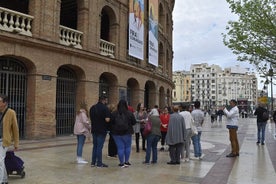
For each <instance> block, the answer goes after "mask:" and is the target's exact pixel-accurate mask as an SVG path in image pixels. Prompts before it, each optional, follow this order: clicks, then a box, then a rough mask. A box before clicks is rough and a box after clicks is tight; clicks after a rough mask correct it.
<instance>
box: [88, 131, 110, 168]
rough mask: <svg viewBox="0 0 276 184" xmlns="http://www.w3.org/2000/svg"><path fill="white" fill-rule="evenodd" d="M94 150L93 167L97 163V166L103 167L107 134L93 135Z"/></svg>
mask: <svg viewBox="0 0 276 184" xmlns="http://www.w3.org/2000/svg"><path fill="white" fill-rule="evenodd" d="M92 135H93V149H92V162H91V164H92V165H95V164H96V162H97V166H101V165H102V164H103V162H102V151H103V145H104V141H105V137H106V134H97V133H93V134H92Z"/></svg>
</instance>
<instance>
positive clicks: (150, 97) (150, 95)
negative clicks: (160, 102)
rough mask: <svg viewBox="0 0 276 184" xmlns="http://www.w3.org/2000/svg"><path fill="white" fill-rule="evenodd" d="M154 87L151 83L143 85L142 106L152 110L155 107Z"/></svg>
mask: <svg viewBox="0 0 276 184" xmlns="http://www.w3.org/2000/svg"><path fill="white" fill-rule="evenodd" d="M155 99H156V85H155V83H154V82H153V81H147V82H146V84H145V93H144V105H145V107H147V108H152V107H154V105H156V100H155Z"/></svg>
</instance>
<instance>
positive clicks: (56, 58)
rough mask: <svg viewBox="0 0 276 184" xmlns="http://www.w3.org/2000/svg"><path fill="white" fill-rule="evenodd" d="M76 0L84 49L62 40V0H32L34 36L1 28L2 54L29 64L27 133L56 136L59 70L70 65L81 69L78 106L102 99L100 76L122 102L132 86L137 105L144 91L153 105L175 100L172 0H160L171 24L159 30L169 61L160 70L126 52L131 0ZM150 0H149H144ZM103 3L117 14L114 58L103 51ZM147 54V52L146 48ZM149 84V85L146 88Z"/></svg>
mask: <svg viewBox="0 0 276 184" xmlns="http://www.w3.org/2000/svg"><path fill="white" fill-rule="evenodd" d="M76 2H77V5H78V19H77V30H78V31H81V32H83V37H82V42H81V43H82V44H81V45H82V48H81V49H79V48H74V47H71V46H65V45H62V44H60V43H59V34H60V31H59V26H60V25H59V19H60V8H61V3H62V1H60V0H53V1H46V0H45V1H36V0H29V5H28V7H29V15H31V16H33V17H34V19H33V21H32V28H31V32H32V36H24V35H20V34H17V33H15V32H8V31H3V30H1V29H0V58H1V57H2V58H14V59H16V60H18V61H19V62H21V63H22V64H23V65H24V66H25V67H26V69H27V73H26V76H27V89H26V99H27V100H26V112H25V113H26V119H25V123H24V124H25V127H24V128H25V133H24V134H25V135H24V137H25V138H27V139H37V138H49V137H55V136H56V101H57V99H56V88H57V78H58V75H57V72H58V70H59V69H60V68H63V67H66V68H70V69H71V70H72V71H73V72H74V73H75V74H76V81H77V82H76V83H77V89H76V95H75V97H76V105H77V106H78V104H79V103H80V102H81V101H83V100H85V101H86V102H87V103H88V105H89V106H90V105H92V104H94V103H96V102H97V100H98V96H99V82H100V81H99V80H100V78H101V76H104V77H105V78H106V79H108V81H109V84H108V89H109V96H108V98H109V103H113V104H117V102H118V100H119V98H120V96H119V95H120V94H119V93H120V90H121V91H127V89H130V90H131V96H130V99H131V103H132V104H131V105H132V106H133V107H134V109H135V108H136V105H137V104H138V103H139V102H144V101H145V99H144V97H145V93H147V94H146V96H148V102H147V103H148V106H149V107H152V106H153V105H155V104H157V105H159V106H160V107H162V106H165V105H171V91H172V88H173V83H172V57H173V54H172V53H173V51H172V10H173V5H174V3H173V1H168V0H161V1H159V5H160V6H162V7H163V10H164V12H165V14H166V15H167V17H168V18H169V20H167V21H168V23H169V24H170V25H169V26H167V22H166V23H164V25H163V26H164V27H166V29H165V31H163V32H162V33H161V32H160V31H159V42H160V44H162V46H163V51H162V53H163V55H162V58H159V59H161V60H163V61H164V63H162V67H161V68H162V69H161V72H160V71H159V67H154V66H151V65H150V64H149V63H148V62H147V59H145V60H144V61H137V60H134V61H132V60H130V59H129V58H130V57H129V56H128V54H127V35H128V34H127V30H128V29H127V26H128V1H126V0H120V1H115V0H109V1H107V0H106V1H105V0H103V1H98V0H89V1H88V0H77V1H76ZM146 5H147V0H145V6H146ZM0 7H1V4H0ZM103 8H105V10H107V13H108V14H109V15H112V16H114V17H109V18H110V22H111V23H112V25H110V35H111V36H110V40H109V42H111V43H114V44H115V46H116V48H115V54H114V55H115V56H114V58H112V57H108V56H104V55H101V54H100V48H99V45H100V41H101V39H100V30H101V23H100V21H101V17H100V16H99V15H100V13H101V10H102V9H103ZM145 10H146V8H145ZM145 14H146V11H145ZM145 22H146V21H145ZM0 23H1V22H0ZM0 26H1V25H0ZM146 29H147V28H145V31H146ZM145 40H146V35H145ZM145 43H146V42H145ZM145 49H147V46H145ZM145 58H147V57H146V52H145ZM1 62H2V61H1ZM168 63H169V64H168ZM0 73H1V70H0ZM146 86H148V88H147V89H148V90H147V92H146V90H145V88H146ZM163 98H164V99H163ZM76 108H78V107H76Z"/></svg>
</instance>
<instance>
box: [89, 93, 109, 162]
mask: <svg viewBox="0 0 276 184" xmlns="http://www.w3.org/2000/svg"><path fill="white" fill-rule="evenodd" d="M106 104H107V97H105V96H101V97H99V101H98V103H97V104H95V105H93V106H92V107H91V108H90V118H91V124H92V131H91V132H92V136H93V149H92V161H91V167H95V166H97V167H108V165H106V164H104V163H103V162H102V150H103V145H104V142H105V137H106V134H107V132H108V124H107V123H108V122H110V111H109V109H108V108H107V106H106Z"/></svg>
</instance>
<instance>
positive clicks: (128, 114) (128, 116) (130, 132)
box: [110, 111, 136, 135]
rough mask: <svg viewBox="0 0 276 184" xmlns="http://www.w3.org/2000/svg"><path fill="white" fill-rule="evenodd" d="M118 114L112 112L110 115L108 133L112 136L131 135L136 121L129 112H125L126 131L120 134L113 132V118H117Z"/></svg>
mask: <svg viewBox="0 0 276 184" xmlns="http://www.w3.org/2000/svg"><path fill="white" fill-rule="evenodd" d="M118 113H119V112H118V111H114V112H113V113H112V114H111V122H110V123H111V130H110V133H111V134H113V135H127V134H133V133H134V131H133V127H132V126H133V125H135V124H136V119H135V117H134V114H133V113H132V112H130V111H126V117H127V122H126V123H127V124H128V130H127V131H126V132H125V133H124V134H122V133H121V132H118V131H116V130H115V128H114V127H115V126H116V124H115V117H116V116H117V114H118Z"/></svg>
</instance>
